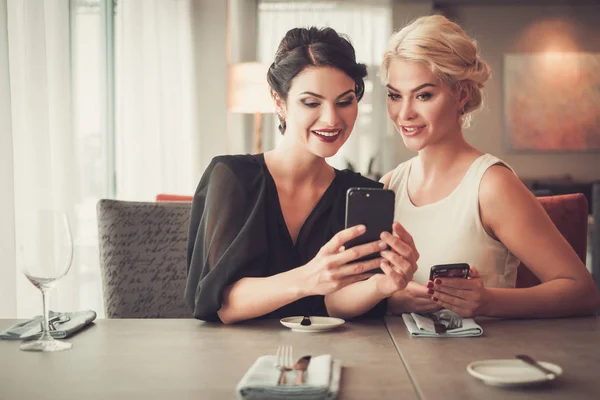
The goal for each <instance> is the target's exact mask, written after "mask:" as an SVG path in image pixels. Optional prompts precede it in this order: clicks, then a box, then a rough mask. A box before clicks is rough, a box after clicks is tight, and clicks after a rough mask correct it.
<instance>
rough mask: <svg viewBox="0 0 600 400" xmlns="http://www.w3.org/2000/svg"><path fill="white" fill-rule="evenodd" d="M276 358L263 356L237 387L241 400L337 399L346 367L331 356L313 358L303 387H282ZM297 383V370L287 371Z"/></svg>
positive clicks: (288, 379)
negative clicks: (342, 373) (343, 368)
mask: <svg viewBox="0 0 600 400" xmlns="http://www.w3.org/2000/svg"><path fill="white" fill-rule="evenodd" d="M275 362H276V357H275V356H273V355H268V356H262V357H259V358H258V359H257V360H256V361H255V362H254V364H252V366H251V367H250V369H248V371H247V372H246V374H245V375H244V377H243V378H242V380H241V381H240V382H239V383H238V385H237V396H238V399H264V400H277V399H302V400H313V399H314V400H317V399H328V400H329V399H335V398H336V397H337V394H338V391H339V387H340V376H341V372H342V365H341V363H340V360H333V359H332V357H331V355H330V354H324V355H321V356H318V357H313V358H311V360H310V363H309V364H308V368H307V370H306V372H305V373H304V383H303V384H302V385H292V384H290V385H278V382H279V375H280V371H279V370H278V369H277V368H276V367H275ZM286 374H287V375H286V378H287V381H288V382H294V381H295V378H296V371H289V372H286Z"/></svg>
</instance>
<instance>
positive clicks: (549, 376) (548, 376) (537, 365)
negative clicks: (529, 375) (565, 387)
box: [516, 354, 556, 380]
mask: <svg viewBox="0 0 600 400" xmlns="http://www.w3.org/2000/svg"><path fill="white" fill-rule="evenodd" d="M516 357H517V358H518V359H519V360H521V361H523V362H525V363H527V364H529V365H531V366H533V367H535V368H537V369H539V370H540V371H542V372H543V373H544V374H545V375H546V379H548V380H552V379H554V378H556V374H555V373H554V372H552V371H550V370H549V369H548V368H546V367H544V366H543V365H542V364H540V363H539V362H537V361H535V360H534V359H533V358H532V357H531V356H528V355H527V354H517V355H516Z"/></svg>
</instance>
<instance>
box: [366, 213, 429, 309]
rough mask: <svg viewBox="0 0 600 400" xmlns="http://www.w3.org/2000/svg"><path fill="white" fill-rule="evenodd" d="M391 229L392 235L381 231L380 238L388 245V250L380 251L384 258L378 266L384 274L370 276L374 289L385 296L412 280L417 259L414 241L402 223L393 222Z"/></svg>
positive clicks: (402, 287) (417, 253) (417, 254)
mask: <svg viewBox="0 0 600 400" xmlns="http://www.w3.org/2000/svg"><path fill="white" fill-rule="evenodd" d="M392 230H393V232H394V235H392V234H390V233H388V232H383V233H381V240H382V241H383V242H385V243H386V244H387V245H388V246H389V250H384V251H382V252H381V256H382V257H383V258H384V260H383V261H382V262H381V266H380V267H381V270H382V271H383V272H384V274H383V275H382V274H378V275H374V276H372V277H371V278H370V279H372V280H373V281H374V283H375V285H376V290H377V291H378V292H379V293H380V294H381V295H383V296H385V297H389V296H391V295H392V294H394V293H395V292H397V291H399V290H402V289H404V288H405V287H406V286H407V285H408V283H409V282H410V281H412V278H413V274H414V273H415V271H416V270H417V260H418V259H419V252H418V251H417V248H416V247H415V242H414V240H413V238H412V236H411V235H410V234H409V233H408V232H407V231H406V230H405V229H404V228H403V227H402V225H400V223H398V222H394V223H393V225H392Z"/></svg>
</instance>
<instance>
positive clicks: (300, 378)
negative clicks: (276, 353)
mask: <svg viewBox="0 0 600 400" xmlns="http://www.w3.org/2000/svg"><path fill="white" fill-rule="evenodd" d="M310 359H311V356H302V357H300V358H299V359H298V361H296V364H294V367H293V368H294V369H295V370H296V371H298V375H297V376H296V385H302V384H303V383H304V373H305V372H306V370H307V368H308V364H309V363H310Z"/></svg>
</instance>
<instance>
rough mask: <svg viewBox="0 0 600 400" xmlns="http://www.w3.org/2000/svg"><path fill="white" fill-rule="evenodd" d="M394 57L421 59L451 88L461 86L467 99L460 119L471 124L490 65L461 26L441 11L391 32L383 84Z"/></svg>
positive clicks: (465, 124) (383, 69)
mask: <svg viewBox="0 0 600 400" xmlns="http://www.w3.org/2000/svg"><path fill="white" fill-rule="evenodd" d="M397 58H400V59H403V60H407V61H416V62H421V63H424V64H425V65H427V66H428V67H429V69H430V70H431V72H433V74H435V75H436V76H437V77H438V78H439V79H440V80H441V81H442V82H444V83H445V84H446V85H447V86H448V87H449V88H450V89H451V90H453V91H455V90H457V89H459V88H464V89H465V90H466V91H467V95H468V100H467V103H466V104H465V106H464V108H463V110H462V115H461V123H462V126H463V127H465V128H466V127H468V126H469V125H470V123H471V119H472V115H473V113H474V112H475V111H477V110H479V109H480V108H481V106H482V103H483V93H482V89H483V86H484V84H485V82H486V81H487V80H488V79H489V78H490V76H491V69H490V67H489V65H487V64H486V63H485V61H483V60H482V59H481V58H480V57H479V47H478V46H477V42H476V41H475V40H473V39H471V38H470V37H469V36H468V35H467V34H466V33H465V31H463V30H462V28H461V27H460V26H458V25H457V24H456V23H454V22H452V21H450V20H448V19H447V18H446V17H444V16H442V15H430V16H426V17H421V18H418V19H417V20H415V21H413V22H412V23H411V24H409V25H407V26H406V27H404V28H402V29H401V30H400V31H399V32H396V33H395V34H394V35H392V37H391V39H390V41H389V44H388V47H387V49H386V51H385V53H384V55H383V62H382V64H381V69H380V77H381V80H382V82H383V83H384V85H385V84H387V83H388V82H387V80H388V69H389V66H390V63H391V62H392V60H394V59H397Z"/></svg>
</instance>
